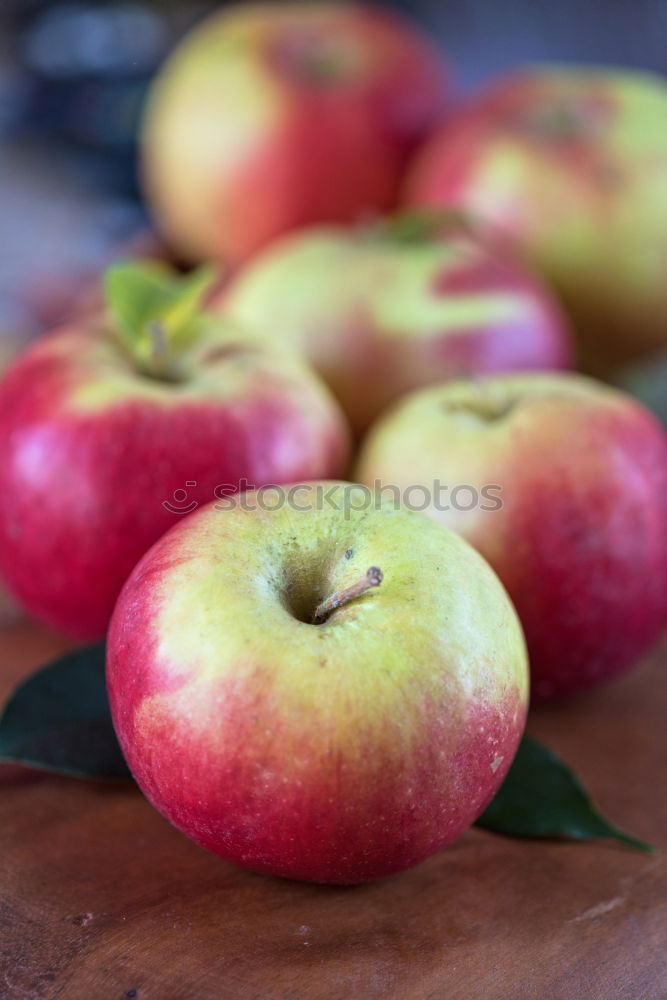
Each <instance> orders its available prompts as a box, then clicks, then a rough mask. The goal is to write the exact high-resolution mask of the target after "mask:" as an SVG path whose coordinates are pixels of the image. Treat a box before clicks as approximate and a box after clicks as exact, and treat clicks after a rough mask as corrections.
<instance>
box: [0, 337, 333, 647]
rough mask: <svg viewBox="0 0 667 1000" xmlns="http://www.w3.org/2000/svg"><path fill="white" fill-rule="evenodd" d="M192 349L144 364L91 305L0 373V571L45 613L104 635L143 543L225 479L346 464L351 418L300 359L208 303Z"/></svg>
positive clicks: (266, 479)
mask: <svg viewBox="0 0 667 1000" xmlns="http://www.w3.org/2000/svg"><path fill="white" fill-rule="evenodd" d="M240 341H242V343H241V342H240ZM183 364H184V370H185V379H184V381H183V382H181V383H179V384H177V385H173V384H170V383H167V382H161V381H158V380H156V379H153V378H149V377H146V376H143V375H140V374H138V373H137V371H136V369H135V367H134V365H133V363H132V361H131V360H130V358H129V356H128V355H127V354H126V353H125V352H124V350H123V348H122V347H121V345H120V343H119V341H118V340H117V339H116V337H115V336H114V335H113V334H112V333H111V332H110V329H109V328H108V327H106V326H105V325H104V324H103V322H102V321H100V320H96V321H93V320H91V319H86V320H85V321H82V323H81V324H78V325H77V324H75V325H72V326H69V327H65V328H62V329H61V330H58V331H56V332H54V333H52V334H50V335H48V336H46V337H45V338H42V339H41V340H40V341H38V342H37V343H36V344H35V345H34V346H33V347H31V348H30V349H29V350H28V351H27V352H26V353H25V354H23V355H22V356H21V357H19V359H18V360H17V361H16V362H15V363H14V364H13V366H12V367H11V368H10V369H9V371H8V372H7V374H6V376H5V378H4V380H3V381H2V383H1V384H0V495H2V496H3V497H4V498H5V500H4V502H3V504H2V507H1V508H0V573H1V574H2V575H3V576H4V578H5V580H6V581H7V583H8V585H9V587H10V589H11V590H12V592H13V593H14V594H15V595H16V596H17V598H18V599H19V600H20V602H21V603H22V604H23V605H24V606H25V608H26V609H27V610H28V611H29V612H30V613H31V614H32V615H34V617H35V618H37V619H38V620H40V621H43V622H44V623H46V624H47V625H50V626H52V627H54V628H56V629H58V630H60V631H63V632H65V633H68V634H71V635H73V636H75V637H77V638H81V639H89V638H95V637H98V636H102V635H103V634H104V633H105V631H106V627H107V625H108V622H109V618H110V616H111V612H112V610H113V606H114V603H115V601H116V598H117V596H118V593H119V591H120V588H121V586H122V584H123V583H124V581H125V579H126V577H127V575H128V574H129V572H130V570H131V569H132V568H133V566H134V565H135V563H136V562H137V560H138V559H139V558H140V556H142V555H143V554H144V552H145V551H146V550H147V549H148V548H149V547H150V546H151V545H152V544H153V542H155V541H156V539H157V538H159V537H160V535H162V534H163V533H164V532H165V531H166V530H167V529H168V528H169V527H171V526H172V525H173V523H174V521H175V519H176V518H177V517H179V516H182V515H184V514H186V513H188V512H189V511H190V510H191V509H192V505H193V504H194V505H195V506H196V505H197V504H201V503H208V502H209V501H210V500H211V499H213V498H214V496H215V495H216V494H215V493H214V490H215V488H216V486H220V485H227V484H228V485H229V486H230V487H236V488H238V485H239V483H240V481H241V480H242V479H244V478H245V479H246V480H247V481H248V483H250V484H252V485H253V486H261V485H263V484H266V483H279V482H286V481H292V480H296V479H303V478H306V477H311V478H312V476H314V475H315V476H322V475H324V476H330V475H340V474H341V472H342V470H343V469H344V468H345V463H346V459H347V452H348V432H347V428H346V425H345V423H344V418H343V416H342V414H341V413H340V411H339V409H338V407H337V405H336V404H335V402H334V400H333V399H332V398H331V397H330V395H329V393H328V392H327V391H326V388H325V387H324V386H323V385H321V384H320V382H319V380H317V378H316V377H315V376H314V375H313V374H312V373H311V372H310V371H309V370H308V369H306V367H305V366H304V365H302V364H301V363H300V361H299V360H298V359H296V358H294V359H293V358H291V357H288V356H287V355H284V354H281V353H278V352H276V351H271V350H270V349H269V348H268V347H267V346H265V345H264V346H262V345H253V344H252V343H250V342H249V341H248V338H247V337H246V336H245V335H244V336H243V337H241V336H240V335H239V333H238V331H237V330H235V329H234V328H233V327H230V326H229V325H228V324H225V323H223V321H221V320H219V319H217V318H215V317H213V318H212V319H211V320H210V321H208V325H207V327H206V329H205V330H204V332H203V333H202V335H201V336H200V337H199V339H198V340H197V341H196V343H195V344H194V346H192V347H191V348H190V349H189V353H187V354H186V356H185V357H184V359H183ZM191 484H194V486H192V485H191ZM179 490H180V491H182V492H181V493H180V494H178V493H177V492H176V491H179ZM185 494H187V497H185ZM164 502H168V503H170V504H171V505H172V508H173V509H172V510H167V509H165V507H164V506H163V503H164Z"/></svg>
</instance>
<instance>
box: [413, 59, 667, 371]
mask: <svg viewBox="0 0 667 1000" xmlns="http://www.w3.org/2000/svg"><path fill="white" fill-rule="evenodd" d="M666 121H667V86H666V85H665V81H664V80H663V79H661V78H659V77H657V76H651V75H650V74H647V73H640V72H633V71H630V70H627V71H618V70H599V69H576V68H572V67H562V68H558V67H546V68H542V69H540V68H537V69H533V70H526V71H524V72H519V73H515V74H513V75H511V76H509V77H507V78H506V79H504V80H501V81H499V82H496V83H494V84H492V85H491V87H490V88H489V90H488V91H487V92H486V93H484V94H482V95H481V96H480V97H479V98H478V99H477V100H473V101H472V102H471V103H470V104H469V106H468V107H467V108H464V109H463V110H462V111H461V112H460V113H458V114H456V115H455V116H454V117H453V118H452V119H451V121H450V122H449V123H448V124H445V125H444V126H443V127H442V128H441V129H440V130H438V131H437V132H436V134H435V135H434V136H433V138H432V139H431V140H430V141H429V142H428V143H426V145H425V147H424V149H423V151H422V152H421V153H419V155H418V156H417V159H416V161H415V163H414V166H413V168H412V170H411V172H410V176H409V178H408V180H407V186H406V192H405V202H406V204H409V205H412V206H415V205H418V206H431V207H432V206H465V207H466V208H467V209H469V210H470V211H472V212H474V213H476V214H477V215H478V216H480V217H481V218H482V219H484V220H486V222H487V224H488V225H489V226H490V227H491V228H492V229H493V230H494V231H496V232H499V233H502V234H503V235H504V236H505V237H506V238H507V240H508V241H509V244H510V245H511V247H512V248H514V249H517V250H519V251H520V252H521V253H523V254H524V256H525V258H526V259H527V260H528V261H529V262H530V263H531V264H533V265H535V266H536V267H537V268H538V269H539V270H540V271H541V273H542V275H543V276H544V277H545V278H546V279H547V280H548V281H549V282H550V283H551V284H552V285H553V287H554V289H555V290H557V291H558V293H559V294H560V295H561V297H562V301H563V303H564V304H565V306H566V307H567V309H568V311H569V314H570V317H571V319H572V321H573V323H574V326H575V329H576V331H577V334H578V337H579V342H580V348H581V355H582V359H583V362H584V364H585V366H586V367H587V368H588V369H589V370H590V371H592V372H594V373H597V374H603V375H607V374H608V373H610V372H611V371H612V370H614V369H616V368H617V367H618V366H619V365H620V364H622V363H624V362H626V361H629V360H632V359H633V358H635V357H639V356H640V355H642V354H646V353H648V352H650V351H652V350H653V349H654V348H658V347H660V346H662V347H665V346H667V318H666V317H667V278H666V276H665V275H666V271H665V260H666V259H667V127H665V122H666Z"/></svg>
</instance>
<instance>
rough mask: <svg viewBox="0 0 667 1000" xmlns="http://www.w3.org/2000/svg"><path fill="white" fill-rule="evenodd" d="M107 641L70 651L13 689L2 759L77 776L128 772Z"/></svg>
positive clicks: (2, 722) (0, 729) (1, 733)
mask: <svg viewBox="0 0 667 1000" xmlns="http://www.w3.org/2000/svg"><path fill="white" fill-rule="evenodd" d="M104 659H105V646H104V643H97V644H95V645H93V646H88V647H86V648H85V649H79V650H77V651H76V652H74V653H67V654H66V655H65V656H61V657H59V659H57V660H55V661H54V662H53V663H51V664H49V665H48V666H46V667H43V668H42V669H41V670H39V671H37V673H35V674H33V675H32V676H31V677H29V678H28V680H26V681H24V682H23V684H21V685H19V687H18V688H16V690H15V691H14V693H13V694H12V695H11V697H10V699H9V701H8V703H7V705H6V707H5V710H4V712H3V714H2V717H1V718H0V761H8V762H14V763H20V764H27V765H29V766H31V767H36V768H41V769H44V770H47V771H56V772H58V773H60V774H70V775H75V776H77V777H95V778H126V777H128V776H129V774H130V772H129V770H128V767H127V764H126V763H125V761H124V759H123V755H122V753H121V750H120V747H119V745H118V741H117V739H116V734H115V732H114V729H113V724H112V722H111V713H110V711H109V702H108V699H107V691H106V682H105V675H104Z"/></svg>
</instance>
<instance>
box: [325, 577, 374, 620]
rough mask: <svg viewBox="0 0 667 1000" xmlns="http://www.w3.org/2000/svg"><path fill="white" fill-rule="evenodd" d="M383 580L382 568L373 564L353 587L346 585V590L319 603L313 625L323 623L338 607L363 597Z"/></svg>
mask: <svg viewBox="0 0 667 1000" xmlns="http://www.w3.org/2000/svg"><path fill="white" fill-rule="evenodd" d="M382 580H383V573H382V570H381V569H378V567H377V566H371V567H370V569H368V570H366V574H365V575H364V576H362V578H361V580H357V582H356V583H353V584H352V586H351V587H346V588H345V590H339V591H338V593H336V594H331V595H330V596H329V597H327V598H326V600H324V601H322V603H321V604H320V605H318V607H317V608H316V609H315V614H314V615H313V625H321V624H322V622H324V621H326V620H327V618H328V617H329V615H330V614H331V612H332V611H335V610H336V608H340V607H341V606H342V605H343V604H347V603H348V602H349V601H354V600H355V598H357V597H361V595H362V594H365V593H366V591H367V590H370V589H371V587H379V586H380V584H381V583H382Z"/></svg>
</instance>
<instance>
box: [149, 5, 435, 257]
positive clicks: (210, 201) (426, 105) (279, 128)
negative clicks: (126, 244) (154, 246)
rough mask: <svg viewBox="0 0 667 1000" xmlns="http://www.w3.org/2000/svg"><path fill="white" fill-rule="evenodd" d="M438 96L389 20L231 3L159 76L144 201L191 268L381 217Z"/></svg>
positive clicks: (413, 41) (406, 30)
mask: <svg viewBox="0 0 667 1000" xmlns="http://www.w3.org/2000/svg"><path fill="white" fill-rule="evenodd" d="M444 94H445V75H444V70H443V67H442V64H441V59H440V56H439V54H438V53H437V51H436V49H435V47H433V46H432V45H431V43H430V42H429V40H428V38H426V37H425V36H423V35H422V34H421V33H420V32H419V31H418V30H417V29H416V28H415V27H414V26H413V25H412V24H411V23H410V22H409V21H405V20H403V19H402V18H401V17H400V16H398V15H397V14H395V13H393V12H391V11H387V10H382V9H379V8H375V7H372V6H368V7H367V6H364V5H357V4H337V3H284V4H266V3H246V4H243V5H240V4H239V5H235V6H232V7H230V8H229V9H227V10H225V11H222V12H220V13H216V14H214V15H213V16H212V17H210V18H208V19H207V20H205V21H204V22H203V23H202V24H201V25H200V26H198V27H197V28H196V29H195V30H194V31H193V32H192V33H191V34H190V35H188V36H187V37H186V39H185V40H184V41H183V42H182V44H181V45H180V46H179V47H178V48H177V49H176V51H175V53H174V54H173V55H172V56H171V58H170V59H169V60H168V62H167V63H166V65H165V66H164V67H163V69H162V71H161V72H160V73H159V74H158V76H157V79H156V82H155V84H154V86H153V89H152V92H151V95H150V97H149V102H148V106H147V112H146V116H145V120H144V127H143V143H142V149H143V176H144V182H145V183H144V187H145V191H146V194H147V198H148V200H149V202H150V203H151V205H152V207H153V210H154V214H155V216H156V218H157V220H158V223H159V225H160V227H161V229H162V230H163V232H164V234H165V235H166V237H167V239H168V240H169V241H170V242H171V243H172V244H173V245H174V246H175V247H176V249H177V250H178V251H179V252H180V253H182V254H183V255H184V256H185V257H186V258H187V259H191V260H200V259H216V258H222V259H224V260H225V261H238V260H240V259H244V258H247V257H248V256H249V255H250V254H252V253H254V252H255V251H256V250H257V249H259V247H261V246H263V245H264V244H265V243H267V242H269V241H270V240H271V239H273V238H275V237H276V236H279V235H280V234H281V233H283V232H286V231H288V230H290V229H295V228H298V227H300V226H305V225H308V224H310V223H314V222H319V221H346V220H349V219H353V218H356V217H359V216H361V215H364V214H367V213H368V212H377V211H385V210H388V209H389V208H391V207H392V206H393V205H395V204H396V203H397V200H398V197H399V192H400V185H401V182H402V177H403V172H404V168H405V166H406V164H407V161H408V158H409V156H410V155H411V153H412V152H413V151H414V149H415V148H416V146H417V144H418V143H419V142H420V141H421V140H422V139H423V138H424V137H425V136H426V134H427V132H428V131H429V130H430V129H431V128H432V127H433V125H434V123H435V121H436V120H437V119H438V118H439V117H440V115H441V113H442V109H443V107H444Z"/></svg>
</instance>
